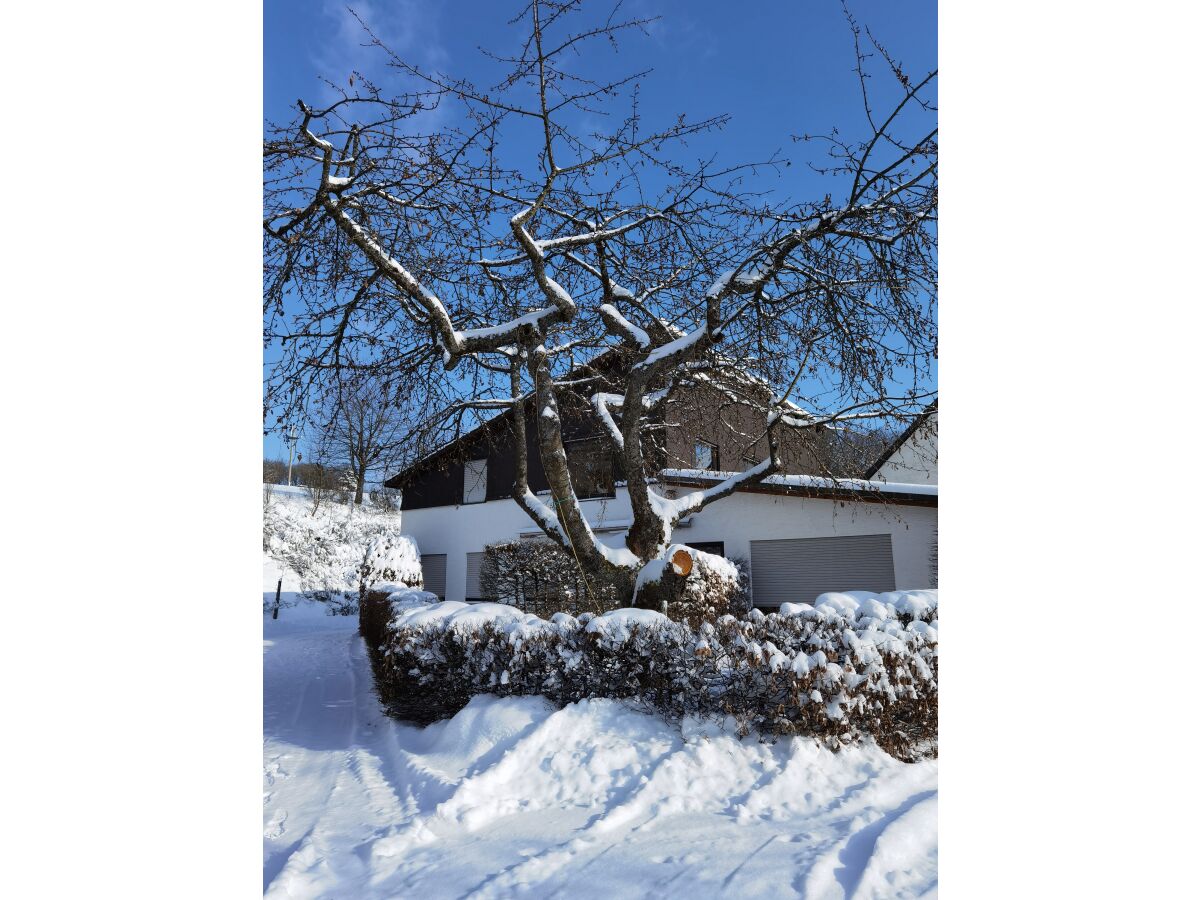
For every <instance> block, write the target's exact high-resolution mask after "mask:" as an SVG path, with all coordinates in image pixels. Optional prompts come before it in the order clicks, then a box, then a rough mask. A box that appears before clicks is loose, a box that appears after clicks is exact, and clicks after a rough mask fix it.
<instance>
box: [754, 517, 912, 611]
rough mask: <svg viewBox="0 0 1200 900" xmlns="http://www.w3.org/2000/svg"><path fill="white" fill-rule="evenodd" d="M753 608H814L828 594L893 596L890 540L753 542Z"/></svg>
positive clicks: (866, 536)
mask: <svg viewBox="0 0 1200 900" xmlns="http://www.w3.org/2000/svg"><path fill="white" fill-rule="evenodd" d="M750 577H751V579H752V582H751V588H752V590H753V592H754V605H755V606H769V607H775V606H778V605H779V604H780V603H785V602H786V603H812V602H813V601H814V600H815V599H817V597H818V596H819V595H820V594H823V593H825V592H826V591H876V592H879V591H894V590H895V589H896V568H895V566H894V565H893V563H892V536H891V535H890V534H855V535H846V536H844V537H823V538H788V539H784V540H775V541H751V542H750Z"/></svg>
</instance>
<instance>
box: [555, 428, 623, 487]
mask: <svg viewBox="0 0 1200 900" xmlns="http://www.w3.org/2000/svg"><path fill="white" fill-rule="evenodd" d="M565 446H566V450H567V469H568V471H570V473H571V484H572V485H574V487H575V496H576V497H578V498H579V499H580V500H587V499H588V498H590V497H612V496H613V484H614V480H613V461H612V454H611V453H610V452H609V450H608V447H606V446H604V445H603V444H601V443H600V441H598V440H595V439H593V438H589V439H587V440H582V441H570V442H568V443H567V444H566V445H565Z"/></svg>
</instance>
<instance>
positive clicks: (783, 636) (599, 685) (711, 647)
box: [360, 591, 937, 760]
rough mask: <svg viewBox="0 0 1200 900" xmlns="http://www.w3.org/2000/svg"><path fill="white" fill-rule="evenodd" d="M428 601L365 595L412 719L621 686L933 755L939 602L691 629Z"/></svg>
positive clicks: (646, 614) (630, 612) (615, 691)
mask: <svg viewBox="0 0 1200 900" xmlns="http://www.w3.org/2000/svg"><path fill="white" fill-rule="evenodd" d="M432 599H434V598H433V597H432V595H430V594H424V593H423V592H415V591H402V592H398V593H393V594H390V595H389V594H386V593H382V592H374V593H371V594H368V596H367V600H366V602H364V603H363V604H362V607H361V611H360V622H361V630H362V633H363V636H364V637H365V639H366V642H367V646H368V648H369V649H370V652H371V657H372V663H373V665H374V669H375V680H376V684H377V686H378V689H379V694H380V696H381V698H382V699H383V701H384V702H385V704H386V705H387V706H388V707H389V709H390V711H391V712H392V713H393V714H394V715H397V716H399V717H401V718H406V719H410V720H415V721H418V722H430V721H434V720H436V719H439V718H444V717H446V716H450V715H453V714H454V713H455V712H457V711H458V710H459V709H461V708H462V707H463V706H465V705H466V703H467V702H468V701H469V700H470V698H471V697H472V696H474V695H475V694H480V693H491V694H496V695H499V696H515V695H525V694H539V695H542V696H545V697H547V698H549V699H551V700H553V701H554V702H556V703H558V704H561V705H565V704H567V703H572V702H574V701H577V700H581V699H584V698H588V697H610V698H620V699H628V700H630V701H634V702H635V703H638V704H640V705H642V706H645V707H649V708H652V709H654V710H656V711H657V712H659V713H660V714H662V715H664V716H667V717H669V718H674V719H679V718H681V717H683V716H687V715H697V716H717V717H723V718H724V720H725V721H726V722H727V723H728V725H729V726H730V727H734V728H736V729H737V730H738V732H739V733H741V734H746V733H748V732H750V731H756V732H758V733H759V734H761V735H765V736H774V735H807V736H810V737H813V738H817V739H819V740H821V741H822V742H823V743H825V744H826V745H827V746H830V747H833V748H837V747H840V746H843V745H845V744H848V743H851V742H855V741H859V740H861V739H863V738H865V737H871V738H873V739H874V740H875V741H876V742H877V743H878V744H879V745H880V746H881V747H882V748H883V749H884V750H886V751H887V752H888V753H891V754H892V755H893V756H896V757H898V758H900V759H905V760H913V759H918V758H923V757H927V756H935V755H936V754H937V629H936V624H937V623H936V616H937V610H936V607H934V608H932V609H918V610H917V611H915V612H914V611H911V610H910V611H901V612H897V611H896V610H895V609H894V608H891V607H887V606H885V605H884V604H879V603H875V604H873V606H870V607H868V608H865V609H857V610H856V609H846V608H841V609H838V608H834V607H824V606H818V607H816V608H814V607H809V606H805V605H803V604H797V605H793V604H785V607H784V610H785V613H786V614H780V613H771V614H769V615H764V614H763V613H761V612H760V611H757V610H753V611H751V612H750V613H749V614H748V615H747V616H745V617H744V618H741V619H737V618H734V617H733V616H728V615H727V616H722V617H721V618H720V619H719V620H718V621H716V622H715V623H708V622H706V623H702V624H701V625H700V626H699V627H698V628H693V627H691V626H690V625H688V624H687V623H685V622H674V621H671V620H669V619H667V618H666V617H665V616H662V615H660V614H658V613H655V612H652V611H648V610H638V609H621V610H617V611H615V612H611V613H606V614H605V615H602V616H592V615H590V614H584V615H582V616H580V617H579V618H574V617H572V616H569V615H566V614H563V613H559V614H557V615H555V616H554V617H553V618H552V619H551V620H550V621H546V620H543V619H539V618H537V617H536V616H532V615H529V614H525V613H522V612H520V611H519V610H516V609H513V608H512V607H507V606H501V605H499V604H475V605H469V604H464V603H456V602H443V603H437V602H430V601H431V600H432Z"/></svg>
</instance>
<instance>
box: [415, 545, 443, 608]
mask: <svg viewBox="0 0 1200 900" xmlns="http://www.w3.org/2000/svg"><path fill="white" fill-rule="evenodd" d="M421 577H422V578H423V579H424V580H425V590H427V591H429V592H430V593H431V594H437V595H438V597H439V598H441V599H442V600H445V599H446V554H445V553H427V554H425V555H423V556H422V557H421Z"/></svg>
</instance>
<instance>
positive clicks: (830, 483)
mask: <svg viewBox="0 0 1200 900" xmlns="http://www.w3.org/2000/svg"><path fill="white" fill-rule="evenodd" d="M759 465H762V464H761V463H760V464H759ZM755 468H758V467H757V466H756V467H755ZM745 474H747V473H746V472H712V471H710V470H708V469H663V470H662V475H661V478H662V480H664V481H667V480H670V479H671V478H696V479H702V480H705V481H724V480H725V479H726V478H735V477H737V476H738V475H745ZM759 483H760V484H775V485H781V486H783V487H812V488H836V489H839V490H844V491H880V492H882V493H885V494H920V495H925V496H931V497H936V496H937V494H938V486H937V485H936V484H901V483H899V482H895V481H866V480H864V479H862V478H826V477H823V476H820V475H768V476H767V477H766V478H764V479H762V481H760V482H759Z"/></svg>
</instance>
